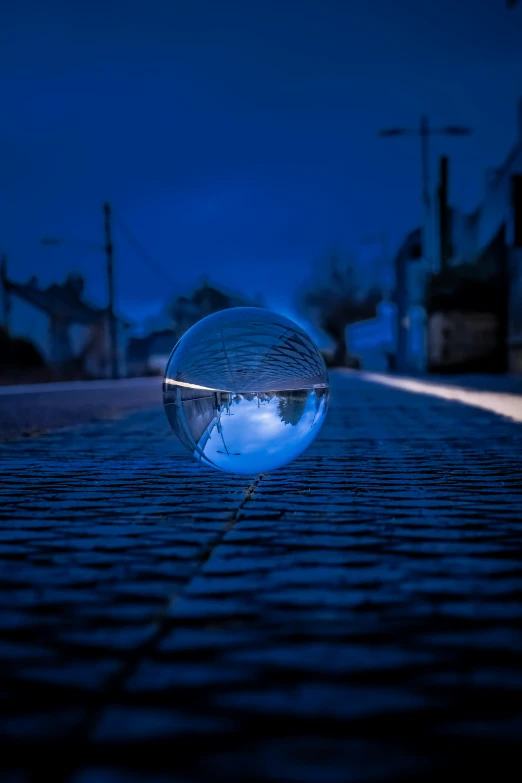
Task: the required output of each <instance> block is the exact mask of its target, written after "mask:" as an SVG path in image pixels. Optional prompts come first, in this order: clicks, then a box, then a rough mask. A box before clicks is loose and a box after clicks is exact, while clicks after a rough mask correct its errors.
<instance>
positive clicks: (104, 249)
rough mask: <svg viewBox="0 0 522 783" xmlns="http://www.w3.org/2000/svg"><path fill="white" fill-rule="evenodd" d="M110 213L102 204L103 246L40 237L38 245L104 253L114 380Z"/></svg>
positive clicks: (115, 354) (115, 346)
mask: <svg viewBox="0 0 522 783" xmlns="http://www.w3.org/2000/svg"><path fill="white" fill-rule="evenodd" d="M111 223H112V212H111V206H110V204H109V203H108V202H105V203H104V204H103V227H104V233H105V244H103V245H102V244H100V243H98V242H91V241H90V240H88V239H64V238H62V237H55V236H49V237H42V238H41V240H40V243H41V244H42V245H46V246H57V245H69V246H73V247H84V248H86V249H87V250H93V251H95V252H97V253H105V258H106V262H107V289H108V306H107V315H108V319H109V335H110V348H111V375H112V377H113V378H114V379H116V378H118V377H119V371H118V336H117V329H116V315H115V313H114V245H113V244H112V230H111V228H112V227H111Z"/></svg>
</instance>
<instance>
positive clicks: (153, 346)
mask: <svg viewBox="0 0 522 783" xmlns="http://www.w3.org/2000/svg"><path fill="white" fill-rule="evenodd" d="M176 342H177V339H176V333H175V331H174V330H173V329H162V330H161V331H157V332H152V333H151V334H148V335H146V336H145V337H131V338H130V340H129V346H128V351H127V373H128V375H163V373H164V372H165V367H166V366H167V361H168V358H169V356H170V354H171V352H172V349H173V348H174V346H175V344H176Z"/></svg>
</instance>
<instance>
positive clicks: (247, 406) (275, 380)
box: [163, 307, 328, 474]
mask: <svg viewBox="0 0 522 783" xmlns="http://www.w3.org/2000/svg"><path fill="white" fill-rule="evenodd" d="M163 400H164V404H165V411H166V413H167V417H168V420H169V422H170V425H171V427H172V429H173V431H174V433H175V434H176V435H177V436H178V438H179V439H180V441H181V442H182V443H183V444H184V445H185V446H186V448H187V449H188V450H189V451H190V452H191V453H192V454H193V456H194V457H195V458H196V459H198V460H200V461H201V462H202V463H203V464H205V465H208V466H211V467H214V468H217V469H219V470H224V471H228V472H231V473H246V474H252V473H264V472H266V471H269V470H274V469H275V468H279V467H281V466H282V465H285V464H286V463H288V462H290V461H291V460H293V459H295V458H296V457H298V456H299V454H301V453H302V452H303V451H304V450H305V449H306V448H307V447H308V446H309V445H310V443H311V442H312V441H313V440H314V438H315V437H316V435H317V433H318V432H319V430H320V428H321V426H322V424H323V421H324V418H325V416H326V411H327V407H328V374H327V371H326V367H325V364H324V361H323V358H322V356H321V354H320V353H319V351H318V350H317V348H316V346H315V345H314V343H313V341H312V340H311V339H310V337H309V336H308V335H307V334H306V333H305V332H304V331H303V330H302V329H301V328H300V327H299V326H297V324H294V323H293V322H292V321H290V320H289V319H288V318H284V317H283V316H280V315H277V314H276V313H272V312H270V311H268V310H263V309H261V308H256V307H237V308H232V309H230V310H223V311H221V312H219V313H215V314H213V315H210V316H208V317H207V318H204V319H203V320H202V321H200V322H199V323H197V324H196V325H195V326H193V327H192V329H190V330H189V331H188V332H187V333H186V334H185V335H184V336H183V337H182V339H181V340H180V341H179V343H178V344H177V345H176V347H175V348H174V351H173V352H172V354H171V356H170V359H169V362H168V364H167V370H166V373H165V378H164V382H163Z"/></svg>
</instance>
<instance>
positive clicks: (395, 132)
mask: <svg viewBox="0 0 522 783" xmlns="http://www.w3.org/2000/svg"><path fill="white" fill-rule="evenodd" d="M470 133H471V128H468V127H466V126H462V125H445V126H442V127H440V128H431V127H430V125H429V123H428V118H427V116H426V115H425V114H423V115H422V116H421V118H420V124H419V127H418V128H411V129H410V128H383V129H382V130H380V131H379V136H382V137H384V138H393V137H397V136H418V137H420V142H421V179H422V205H423V211H424V217H423V230H422V251H423V256H424V258H425V259H426V260H429V259H427V258H426V256H427V252H428V247H429V239H430V236H429V232H430V230H431V208H430V181H429V177H430V175H429V147H428V141H429V138H430V136H469V135H470Z"/></svg>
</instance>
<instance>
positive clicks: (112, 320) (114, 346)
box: [103, 201, 119, 379]
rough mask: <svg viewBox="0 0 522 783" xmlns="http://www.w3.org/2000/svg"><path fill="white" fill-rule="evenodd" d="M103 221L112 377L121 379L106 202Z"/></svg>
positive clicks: (108, 214) (108, 215)
mask: <svg viewBox="0 0 522 783" xmlns="http://www.w3.org/2000/svg"><path fill="white" fill-rule="evenodd" d="M103 219H104V229H105V254H106V257H107V285H108V289H109V305H108V308H107V314H108V317H109V335H110V345H111V365H112V377H113V378H114V379H116V378H118V377H119V373H118V336H117V331H116V326H117V325H116V316H115V313H114V246H113V244H112V225H111V223H112V213H111V205H110V204H109V203H108V201H106V202H105V203H104V205H103Z"/></svg>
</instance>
